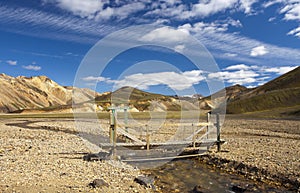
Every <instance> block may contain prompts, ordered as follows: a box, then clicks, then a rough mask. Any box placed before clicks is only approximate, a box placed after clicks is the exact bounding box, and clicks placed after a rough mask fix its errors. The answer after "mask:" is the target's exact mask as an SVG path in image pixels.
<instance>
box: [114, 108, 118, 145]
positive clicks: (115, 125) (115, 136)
mask: <svg viewBox="0 0 300 193" xmlns="http://www.w3.org/2000/svg"><path fill="white" fill-rule="evenodd" d="M113 141H114V147H116V143H117V119H116V111H114V127H113Z"/></svg>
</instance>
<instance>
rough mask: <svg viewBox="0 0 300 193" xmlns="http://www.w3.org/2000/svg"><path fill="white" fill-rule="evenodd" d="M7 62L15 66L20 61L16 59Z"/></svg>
mask: <svg viewBox="0 0 300 193" xmlns="http://www.w3.org/2000/svg"><path fill="white" fill-rule="evenodd" d="M6 63H7V64H9V65H12V66H15V65H17V63H18V61H16V60H7V61H6Z"/></svg>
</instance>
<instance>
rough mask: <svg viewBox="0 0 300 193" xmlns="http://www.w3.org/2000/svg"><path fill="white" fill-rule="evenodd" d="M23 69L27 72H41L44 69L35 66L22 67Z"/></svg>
mask: <svg viewBox="0 0 300 193" xmlns="http://www.w3.org/2000/svg"><path fill="white" fill-rule="evenodd" d="M22 68H24V69H26V70H34V71H39V70H41V69H42V67H40V66H34V65H28V66H22Z"/></svg>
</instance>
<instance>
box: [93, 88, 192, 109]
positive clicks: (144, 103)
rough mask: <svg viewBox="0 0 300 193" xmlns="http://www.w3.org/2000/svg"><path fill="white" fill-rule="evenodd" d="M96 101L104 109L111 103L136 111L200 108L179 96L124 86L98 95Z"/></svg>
mask: <svg viewBox="0 0 300 193" xmlns="http://www.w3.org/2000/svg"><path fill="white" fill-rule="evenodd" d="M95 101H96V103H97V105H98V106H102V107H103V108H104V109H105V108H107V107H108V106H110V105H111V103H113V104H114V105H117V106H118V105H121V104H126V105H129V106H130V107H131V109H136V111H149V110H151V111H180V110H196V109H197V108H198V107H197V106H196V105H195V104H193V103H191V102H189V101H187V100H181V99H179V98H178V97H177V98H176V97H173V96H165V95H161V94H155V93H150V92H145V91H142V90H139V89H136V88H132V87H122V88H120V89H118V90H116V91H114V92H108V93H106V94H102V95H100V96H98V97H96V99H95Z"/></svg>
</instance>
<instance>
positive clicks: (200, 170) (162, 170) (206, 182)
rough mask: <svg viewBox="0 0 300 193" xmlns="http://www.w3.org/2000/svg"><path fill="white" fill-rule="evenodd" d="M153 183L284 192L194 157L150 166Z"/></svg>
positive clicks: (213, 190)
mask: <svg viewBox="0 0 300 193" xmlns="http://www.w3.org/2000/svg"><path fill="white" fill-rule="evenodd" d="M151 174H152V175H153V176H155V178H156V180H155V185H156V186H157V187H159V188H160V189H161V190H162V192H193V191H192V190H193V189H194V187H195V186H201V188H199V189H200V190H201V191H202V192H203V193H222V192H224V193H235V192H255V193H256V192H257V193H261V192H268V193H282V192H285V193H288V192H291V191H287V190H286V189H284V188H281V187H276V186H271V185H268V184H264V183H259V182H255V181H253V180H250V179H246V178H244V177H243V176H239V175H234V174H228V173H224V172H221V171H218V170H216V169H212V168H211V167H210V166H206V165H204V164H201V163H199V162H198V161H197V160H195V159H185V160H175V161H172V162H169V163H167V164H165V165H163V166H161V167H159V168H156V169H152V170H151Z"/></svg>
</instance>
